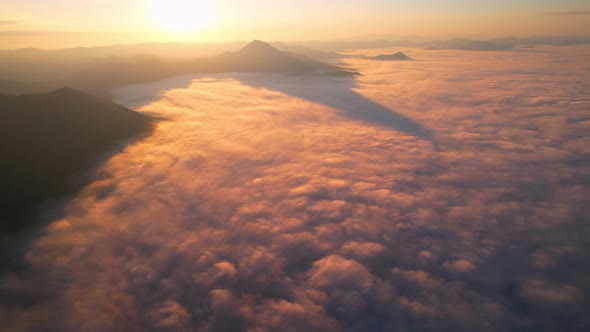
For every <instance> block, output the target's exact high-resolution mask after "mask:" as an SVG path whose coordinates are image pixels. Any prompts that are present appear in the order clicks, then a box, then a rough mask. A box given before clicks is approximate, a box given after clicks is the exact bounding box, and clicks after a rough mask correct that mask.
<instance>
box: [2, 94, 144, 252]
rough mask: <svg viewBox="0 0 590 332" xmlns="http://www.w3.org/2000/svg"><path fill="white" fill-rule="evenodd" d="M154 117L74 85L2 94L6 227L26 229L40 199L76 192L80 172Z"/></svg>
mask: <svg viewBox="0 0 590 332" xmlns="http://www.w3.org/2000/svg"><path fill="white" fill-rule="evenodd" d="M153 122H154V121H153V119H152V118H150V117H147V116H145V115H142V114H139V113H136V112H133V111H131V110H129V109H127V108H125V107H123V106H120V105H117V104H113V103H111V102H109V101H107V100H103V99H100V98H97V97H94V96H91V95H88V94H86V93H83V92H80V91H76V90H74V89H70V88H63V89H59V90H56V91H53V92H50V93H44V94H29V95H22V96H9V95H0V157H1V160H2V162H1V163H0V231H1V232H2V233H3V234H9V233H11V232H18V231H21V230H25V229H26V228H27V227H29V226H30V225H31V224H32V223H33V222H34V221H35V220H36V217H37V214H36V212H35V210H36V208H37V207H39V206H40V204H42V203H44V202H47V201H48V200H52V199H58V198H60V197H62V196H63V195H67V194H69V193H72V192H73V191H74V190H76V189H77V188H78V187H79V186H80V185H81V183H76V181H74V178H75V176H77V175H81V174H82V172H83V171H85V170H88V169H89V168H91V167H92V166H93V163H94V162H96V161H97V160H99V159H100V158H101V157H104V156H105V154H106V153H108V152H109V151H111V150H112V149H113V148H114V147H116V145H117V144H118V143H121V142H122V141H123V140H127V139H130V138H133V137H138V136H139V135H145V134H147V133H149V132H150V131H151V129H152V127H153ZM79 180H81V178H80V179H79ZM78 182H81V181H78ZM2 242H4V239H2Z"/></svg>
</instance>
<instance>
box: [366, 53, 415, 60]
mask: <svg viewBox="0 0 590 332" xmlns="http://www.w3.org/2000/svg"><path fill="white" fill-rule="evenodd" d="M373 59H375V60H412V58H410V57H409V56H407V55H405V54H404V53H403V52H397V53H395V54H384V55H380V56H377V57H374V58H373Z"/></svg>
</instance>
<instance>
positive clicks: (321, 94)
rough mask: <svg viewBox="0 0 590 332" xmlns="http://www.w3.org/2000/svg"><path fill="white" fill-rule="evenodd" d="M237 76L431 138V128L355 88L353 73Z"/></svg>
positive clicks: (348, 114)
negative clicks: (346, 75)
mask: <svg viewBox="0 0 590 332" xmlns="http://www.w3.org/2000/svg"><path fill="white" fill-rule="evenodd" d="M235 78H236V79H237V80H239V81H240V82H242V83H244V84H246V85H249V86H252V87H255V88H265V89H268V90H273V91H278V92H281V93H284V94H286V95H289V96H293V97H297V98H301V99H305V100H308V101H311V102H313V103H317V104H322V105H326V106H329V107H332V108H335V109H337V110H339V111H340V112H341V114H342V115H344V116H346V117H348V118H350V119H353V120H356V121H362V122H366V123H368V124H371V125H377V126H382V127H387V128H389V129H393V130H396V131H400V132H403V133H405V134H408V135H411V136H414V137H417V138H420V139H423V140H427V141H431V140H432V133H431V131H430V129H428V128H426V127H424V126H423V125H422V124H420V123H418V122H416V121H414V120H412V119H411V118H409V117H407V116H405V115H403V114H401V113H398V112H396V111H395V110H392V109H390V108H388V107H385V106H383V105H381V104H379V103H376V102H374V101H373V100H371V99H369V98H367V97H365V96H363V95H361V94H359V93H357V92H356V91H354V89H355V88H357V87H358V84H357V82H356V80H355V79H354V78H351V77H330V76H318V75H313V74H309V75H284V74H271V75H240V76H238V77H235Z"/></svg>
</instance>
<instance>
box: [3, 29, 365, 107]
mask: <svg viewBox="0 0 590 332" xmlns="http://www.w3.org/2000/svg"><path fill="white" fill-rule="evenodd" d="M224 72H283V73H294V74H301V73H312V72H315V73H321V74H322V75H330V74H333V75H338V76H343V75H354V74H355V73H353V72H348V71H346V70H344V69H342V68H340V67H337V66H333V65H329V64H326V63H323V62H320V61H318V60H315V59H313V58H311V57H308V56H305V55H302V54H298V53H293V52H288V51H280V50H278V49H277V48H275V47H273V46H272V45H270V44H268V43H264V42H261V41H256V40H255V41H253V42H251V43H249V44H248V45H246V46H245V47H243V48H242V49H240V50H238V51H234V52H225V53H223V54H220V55H217V56H212V57H206V58H198V59H194V60H185V61H165V60H160V59H158V58H156V57H151V56H147V55H142V56H136V57H133V58H125V59H116V58H114V59H113V58H107V59H102V60H101V61H98V60H95V61H93V62H91V63H89V64H88V66H87V67H83V68H76V70H73V71H72V73H70V74H69V75H67V76H66V77H60V78H59V79H57V80H55V81H49V82H47V81H45V82H33V83H29V84H28V85H26V84H23V83H19V82H18V81H8V80H5V81H4V87H5V90H0V91H15V90H18V89H19V88H20V89H23V90H25V91H46V90H48V88H58V87H61V86H72V87H76V88H79V89H81V90H83V91H87V92H91V93H93V94H96V95H99V96H102V97H107V98H108V97H110V90H111V89H112V88H113V87H116V86H120V85H125V84H133V83H141V82H147V81H154V80H158V79H164V78H167V77H172V76H176V75H184V74H209V73H224ZM11 84H12V85H11ZM0 88H2V84H0Z"/></svg>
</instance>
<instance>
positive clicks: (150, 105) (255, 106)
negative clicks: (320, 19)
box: [0, 21, 590, 331]
mask: <svg viewBox="0 0 590 332" xmlns="http://www.w3.org/2000/svg"><path fill="white" fill-rule="evenodd" d="M166 22H167V23H169V24H171V23H175V22H168V21H166ZM529 45H535V46H529ZM589 64H590V46H588V44H587V40H586V39H572V38H569V39H563V40H561V39H560V40H555V39H551V38H546V39H542V38H537V39H533V38H529V39H523V40H519V39H516V38H513V39H495V40H486V41H480V40H467V39H452V40H445V41H440V40H437V41H429V42H426V41H415V42H407V43H404V44H403V46H402V45H399V44H397V43H393V42H383V41H381V42H362V43H361V42H355V43H353V42H338V43H337V42H332V43H328V42H325V43H320V42H318V41H315V42H309V43H307V44H305V45H303V44H295V43H266V42H262V41H253V42H250V43H227V44H223V45H222V44H216V45H214V44H210V45H207V46H203V45H201V46H198V45H189V44H187V45H184V44H180V43H179V44H173V43H171V44H168V45H166V44H137V45H135V46H132V45H128V46H125V45H118V46H113V47H97V48H77V49H65V50H60V51H43V50H39V49H20V50H13V51H0V158H2V162H1V164H0V174H1V178H0V198H1V199H0V231H1V234H0V235H1V236H0V262H1V264H2V267H1V268H0V322H1V323H2V324H1V326H2V328H0V329H2V330H6V331H584V330H587V329H588V328H590V316H589V315H588V308H590V298H589V296H588V292H589V291H590V282H589V280H590V279H589V276H590V265H588V264H587V263H588V262H589V261H590V242H588V239H589V238H590V228H589V226H588V222H589V219H590V211H589V210H588V197H590V136H589V133H590V113H589V112H590V66H589Z"/></svg>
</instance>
